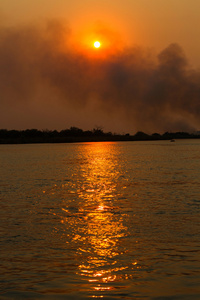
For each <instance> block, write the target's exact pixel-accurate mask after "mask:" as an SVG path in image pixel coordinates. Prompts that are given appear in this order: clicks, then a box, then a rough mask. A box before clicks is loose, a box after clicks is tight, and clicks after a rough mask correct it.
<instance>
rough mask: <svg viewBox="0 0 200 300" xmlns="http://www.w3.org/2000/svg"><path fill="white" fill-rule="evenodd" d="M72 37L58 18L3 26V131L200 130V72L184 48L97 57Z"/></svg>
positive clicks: (0, 77)
mask: <svg viewBox="0 0 200 300" xmlns="http://www.w3.org/2000/svg"><path fill="white" fill-rule="evenodd" d="M70 39H71V33H70V30H69V28H66V27H64V26H63V25H62V24H61V23H59V22H58V21H51V22H48V23H47V24H46V25H45V26H29V27H28V26H27V27H25V26H24V27H18V28H4V27H1V28H0V128H8V129H11V128H15V129H25V128H38V129H41V127H42V129H44V128H49V129H64V128H66V127H68V126H80V127H81V128H83V129H90V128H91V126H95V125H100V126H102V127H103V128H104V129H106V130H112V131H117V132H124V131H127V132H130V133H134V132H136V131H138V130H142V131H145V132H147V133H149V132H151V133H152V132H164V131H193V130H199V128H200V72H199V71H198V70H194V69H191V68H190V66H189V63H188V62H187V59H186V57H185V54H184V51H183V50H182V49H181V47H180V46H179V45H177V44H175V43H174V44H171V45H169V46H168V47H167V48H166V49H164V50H163V51H162V52H161V53H159V54H158V55H154V54H153V53H150V51H149V50H148V49H142V48H139V47H133V48H125V47H124V48H123V49H120V50H116V52H114V51H113V52H112V54H111V53H110V54H108V55H107V56H106V57H103V58H98V57H92V56H91V57H90V56H88V55H86V54H85V53H84V52H81V51H78V50H77V49H75V48H74V47H73V46H72V43H71V41H70ZM89 127H90V128H89Z"/></svg>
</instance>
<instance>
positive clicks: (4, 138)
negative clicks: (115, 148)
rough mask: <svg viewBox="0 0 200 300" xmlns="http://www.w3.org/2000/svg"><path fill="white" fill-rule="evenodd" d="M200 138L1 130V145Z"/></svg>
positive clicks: (99, 131) (199, 134) (97, 131)
mask: <svg viewBox="0 0 200 300" xmlns="http://www.w3.org/2000/svg"><path fill="white" fill-rule="evenodd" d="M191 138H192V139H194V138H200V132H196V133H188V132H165V133H163V134H160V133H153V134H147V133H144V132H142V131H138V132H137V133H136V134H134V135H130V134H129V133H126V134H117V133H112V132H104V131H103V129H102V128H100V127H96V128H93V129H92V130H85V131H84V130H82V129H80V128H77V127H71V128H69V129H65V130H61V131H57V130H47V129H46V130H38V129H26V130H7V129H0V144H28V143H73V142H93V141H94V142H95V141H147V140H150V141H152V140H175V139H191Z"/></svg>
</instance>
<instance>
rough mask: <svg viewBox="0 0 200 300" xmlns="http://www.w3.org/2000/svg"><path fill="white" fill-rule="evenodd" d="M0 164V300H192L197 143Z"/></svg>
mask: <svg viewBox="0 0 200 300" xmlns="http://www.w3.org/2000/svg"><path fill="white" fill-rule="evenodd" d="M0 159H1V160H0V162H1V175H0V204H1V210H0V217H1V229H0V234H1V236H0V252H1V260H0V274H1V275H0V299H40V298H47V299H87V298H97V299H101V298H103V299H200V141H199V140H182V141H177V142H175V143H170V142H169V141H161V142H130V143H129V142H121V143H82V144H58V145H48V144H45V145H1V146H0Z"/></svg>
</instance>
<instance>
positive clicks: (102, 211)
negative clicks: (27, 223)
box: [63, 143, 128, 295]
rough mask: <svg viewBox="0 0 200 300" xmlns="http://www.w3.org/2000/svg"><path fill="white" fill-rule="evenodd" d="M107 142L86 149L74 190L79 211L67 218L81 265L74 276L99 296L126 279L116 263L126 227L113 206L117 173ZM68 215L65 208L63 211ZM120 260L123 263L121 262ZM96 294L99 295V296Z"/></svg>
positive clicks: (124, 273)
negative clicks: (80, 178)
mask: <svg viewBox="0 0 200 300" xmlns="http://www.w3.org/2000/svg"><path fill="white" fill-rule="evenodd" d="M107 146H108V144H107V143H94V144H92V147H86V148H85V152H84V156H85V158H87V163H85V164H82V165H80V172H81V176H82V181H81V182H80V184H79V186H78V188H77V196H78V212H76V216H75V215H73V216H72V217H70V218H66V219H65V220H64V222H70V224H71V227H72V228H73V230H74V235H73V236H72V242H73V243H76V246H77V248H76V256H77V260H78V261H79V262H80V263H79V266H78V270H77V275H81V276H82V277H83V279H84V280H87V281H88V284H91V285H92V289H93V290H94V291H96V292H98V293H102V292H105V291H109V290H111V289H114V285H113V283H114V282H116V281H120V278H121V277H122V276H123V279H126V276H127V275H126V272H125V271H126V269H127V268H128V266H126V264H124V265H121V263H120V264H119V260H120V259H119V257H120V256H121V255H123V254H124V251H125V250H124V249H123V247H122V246H121V245H122V244H123V242H121V239H123V238H124V237H125V236H126V232H127V228H126V226H124V225H123V217H124V216H123V215H122V214H121V212H120V209H119V207H117V205H116V184H117V181H118V176H119V175H120V174H119V170H118V169H117V168H116V164H117V160H116V159H115V158H114V157H111V156H112V152H111V151H110V150H109V151H107ZM63 211H64V212H66V213H67V212H68V208H67V207H64V208H63ZM120 261H122V260H120ZM98 295H99V294H98Z"/></svg>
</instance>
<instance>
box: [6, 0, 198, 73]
mask: <svg viewBox="0 0 200 300" xmlns="http://www.w3.org/2000/svg"><path fill="white" fill-rule="evenodd" d="M199 12H200V1H199V0H190V1H188V0H168V1H165V0H163V1H160V0H151V1H149V0H140V1H138V0H126V1H121V0H115V1H112V0H110V1H106V0H95V1H94V0H84V1H83V0H74V1H69V0H57V1H52V0H51V1H50V0H43V1H41V0H34V1H33V0H29V1H27V0H18V1H15V0H1V3H0V15H1V22H2V23H7V24H24V23H28V22H29V23H30V22H31V23H33V22H35V21H37V22H40V21H43V20H46V19H51V18H61V19H62V20H63V21H64V22H66V24H69V26H70V28H71V30H72V34H74V35H80V34H81V32H85V34H86V30H87V29H88V28H92V27H94V25H95V24H96V23H97V22H101V23H102V24H104V26H105V27H108V28H109V30H112V31H113V32H115V33H117V34H118V35H119V36H121V41H123V42H124V43H126V44H130V45H134V44H137V45H142V46H145V47H150V48H155V49H156V50H158V51H160V50H162V49H164V48H165V47H167V46H168V45H169V44H170V43H174V42H175V43H178V44H180V45H181V46H182V47H183V49H184V51H185V53H186V55H187V56H188V57H189V60H190V62H191V63H192V64H193V65H195V66H198V67H199V66H200V56H199V53H200V42H199V36H200V18H199ZM88 33H89V31H88ZM85 38H86V39H87V34H86V36H85ZM77 42H78V41H77ZM81 42H82V41H81Z"/></svg>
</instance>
